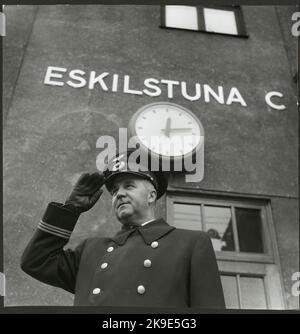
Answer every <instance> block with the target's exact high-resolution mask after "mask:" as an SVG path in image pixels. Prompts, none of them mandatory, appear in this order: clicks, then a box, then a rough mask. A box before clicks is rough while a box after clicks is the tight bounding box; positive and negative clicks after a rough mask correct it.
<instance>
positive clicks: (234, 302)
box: [221, 275, 240, 308]
mask: <svg viewBox="0 0 300 334" xmlns="http://www.w3.org/2000/svg"><path fill="white" fill-rule="evenodd" d="M221 282H222V287H223V292H224V298H225V304H226V308H240V305H239V298H238V287H237V280H236V276H223V275H222V276H221Z"/></svg>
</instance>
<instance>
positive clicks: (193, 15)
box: [162, 6, 247, 37]
mask: <svg viewBox="0 0 300 334" xmlns="http://www.w3.org/2000/svg"><path fill="white" fill-rule="evenodd" d="M162 27H164V28H176V29H186V30H194V31H204V32H208V33H215V34H226V35H232V36H241V37H247V34H246V28H245V24H244V19H243V13H242V10H241V7H240V6H220V7H215V6H205V7H203V6H162Z"/></svg>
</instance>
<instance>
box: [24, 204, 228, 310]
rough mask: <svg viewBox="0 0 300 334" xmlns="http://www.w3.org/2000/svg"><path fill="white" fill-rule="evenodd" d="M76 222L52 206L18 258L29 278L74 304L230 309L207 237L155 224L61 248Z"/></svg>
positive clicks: (67, 211)
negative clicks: (66, 295)
mask: <svg viewBox="0 0 300 334" xmlns="http://www.w3.org/2000/svg"><path fill="white" fill-rule="evenodd" d="M77 219H78V216H76V215H75V214H74V213H72V212H71V211H69V210H68V209H66V208H65V207H63V206H62V204H59V203H54V202H52V203H50V204H49V205H48V208H47V210H46V212H45V214H44V217H43V219H42V220H41V222H40V224H39V225H38V228H37V230H36V232H35V234H34V236H33V238H32V239H31V241H30V242H29V244H28V246H27V247H26V249H25V251H24V253H23V256H22V260H21V267H22V269H23V270H24V271H25V272H26V273H27V274H29V275H31V276H32V277H34V278H36V279H38V280H39V281H41V282H44V283H46V284H50V285H53V286H56V287H60V288H62V289H65V290H67V291H69V292H71V293H73V294H75V300H74V305H80V306H135V307H140V306H145V307H164V308H166V307H176V308H185V307H193V308H224V307H225V306H224V297H223V291H222V286H221V282H220V276H219V272H218V267H217V263H216V259H215V254H214V250H213V248H212V244H211V241H210V238H209V237H208V235H207V234H206V233H204V232H200V231H190V230H183V229H177V228H174V227H172V226H170V225H168V224H167V223H166V222H165V221H164V220H163V219H157V220H155V221H153V222H151V223H149V224H147V225H145V226H141V227H138V228H136V227H134V228H130V227H123V228H122V229H121V231H119V232H118V233H117V234H116V235H115V236H114V237H112V238H109V237H99V238H89V239H86V240H85V241H83V242H82V243H81V244H80V245H79V246H78V247H77V248H76V249H75V250H70V249H67V250H64V246H65V245H66V243H67V242H68V240H69V237H70V236H71V233H72V230H73V228H74V227H75V224H76V221H77Z"/></svg>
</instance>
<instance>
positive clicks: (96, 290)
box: [93, 288, 101, 295]
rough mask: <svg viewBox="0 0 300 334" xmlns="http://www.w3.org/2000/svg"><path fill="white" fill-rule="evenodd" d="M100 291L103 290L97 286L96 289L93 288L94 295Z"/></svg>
mask: <svg viewBox="0 0 300 334" xmlns="http://www.w3.org/2000/svg"><path fill="white" fill-rule="evenodd" d="M100 292H101V289H99V288H95V289H94V290H93V295H98V294H99V293H100Z"/></svg>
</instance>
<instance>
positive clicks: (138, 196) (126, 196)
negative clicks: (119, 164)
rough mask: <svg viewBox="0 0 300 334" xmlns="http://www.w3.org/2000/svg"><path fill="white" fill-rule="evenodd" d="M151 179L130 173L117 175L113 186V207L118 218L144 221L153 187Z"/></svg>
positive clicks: (121, 220)
mask: <svg viewBox="0 0 300 334" xmlns="http://www.w3.org/2000/svg"><path fill="white" fill-rule="evenodd" d="M148 182H149V181H147V180H145V179H143V178H141V177H139V176H136V175H130V174H120V175H117V176H116V177H115V180H114V185H113V187H112V191H111V194H112V207H113V209H114V212H115V215H116V217H117V219H118V220H119V221H120V222H121V223H123V224H126V223H127V222H131V223H134V222H138V221H142V220H143V218H144V217H147V213H148V210H149V199H150V198H151V195H150V193H151V187H150V188H149V183H150V182H149V183H148Z"/></svg>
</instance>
